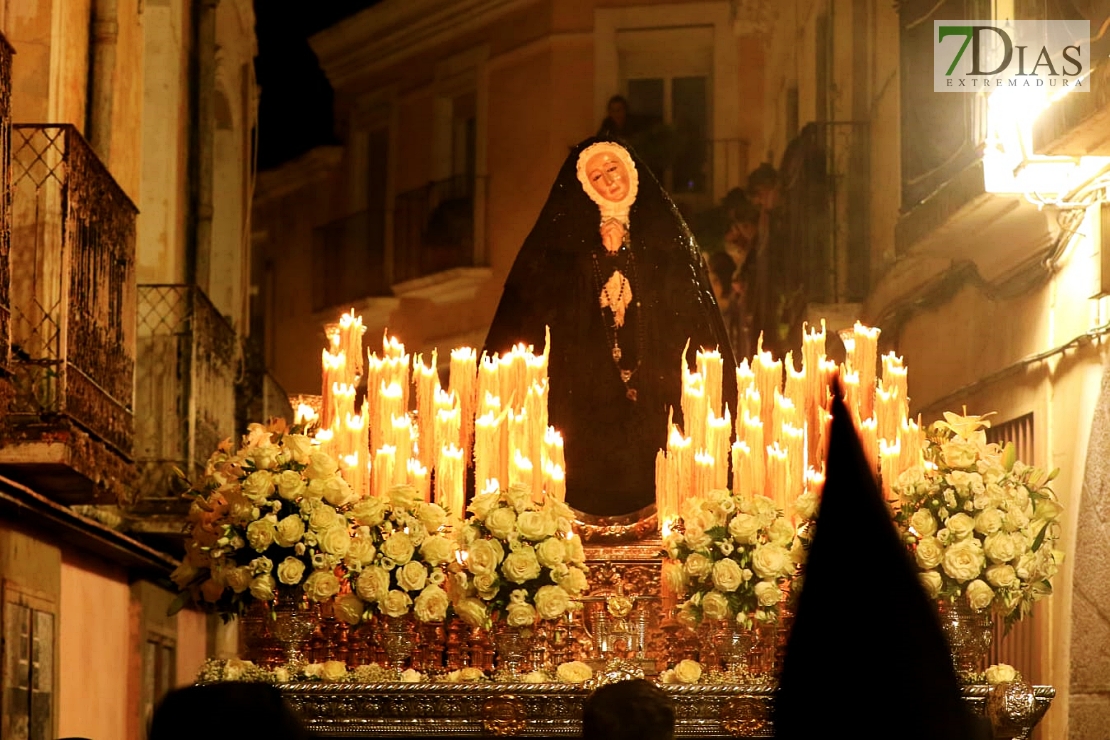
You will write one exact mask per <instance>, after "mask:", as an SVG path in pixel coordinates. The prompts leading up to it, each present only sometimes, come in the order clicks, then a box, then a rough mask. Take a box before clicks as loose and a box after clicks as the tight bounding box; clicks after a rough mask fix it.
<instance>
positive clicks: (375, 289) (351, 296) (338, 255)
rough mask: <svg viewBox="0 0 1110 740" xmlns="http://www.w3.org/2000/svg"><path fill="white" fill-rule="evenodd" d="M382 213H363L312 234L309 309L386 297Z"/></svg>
mask: <svg viewBox="0 0 1110 740" xmlns="http://www.w3.org/2000/svg"><path fill="white" fill-rule="evenodd" d="M387 268H388V265H387V264H386V249H385V212H384V211H382V210H366V211H360V212H359V213H356V214H353V215H351V216H347V217H345V218H341V219H337V220H335V221H332V222H331V223H328V224H325V225H324V226H321V227H319V228H317V229H316V230H315V232H314V233H313V241H312V308H313V310H314V311H323V310H325V309H327V308H332V307H334V306H340V305H344V304H350V303H354V302H356V301H358V300H360V299H362V298H368V297H371V296H382V295H389V275H388V269H387Z"/></svg>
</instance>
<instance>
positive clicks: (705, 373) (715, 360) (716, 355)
mask: <svg viewBox="0 0 1110 740" xmlns="http://www.w3.org/2000/svg"><path fill="white" fill-rule="evenodd" d="M696 362H697V367H698V374H699V375H700V376H701V377H702V378H704V382H705V398H706V404H707V406H708V410H709V411H712V412H713V413H714V414H715V415H717V416H720V415H721V390H722V388H721V384H722V382H723V380H724V371H725V366H724V360H722V359H721V353H720V351H719V350H712V351H709V352H705V351H702V350H698V353H697V355H696Z"/></svg>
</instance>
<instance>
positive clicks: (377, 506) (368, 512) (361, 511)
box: [350, 496, 385, 527]
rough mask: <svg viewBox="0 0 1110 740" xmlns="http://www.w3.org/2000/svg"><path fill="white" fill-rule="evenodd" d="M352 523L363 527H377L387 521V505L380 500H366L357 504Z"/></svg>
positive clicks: (371, 498) (353, 511)
mask: <svg viewBox="0 0 1110 740" xmlns="http://www.w3.org/2000/svg"><path fill="white" fill-rule="evenodd" d="M350 517H351V521H353V522H354V523H355V524H358V525H360V526H363V527H376V526H378V525H379V524H381V523H382V521H384V520H385V504H384V503H383V502H382V500H381V499H379V498H374V497H373V496H371V497H370V498H365V499H363V500H362V501H359V502H358V503H357V504H355V507H354V508H353V509H351V513H350Z"/></svg>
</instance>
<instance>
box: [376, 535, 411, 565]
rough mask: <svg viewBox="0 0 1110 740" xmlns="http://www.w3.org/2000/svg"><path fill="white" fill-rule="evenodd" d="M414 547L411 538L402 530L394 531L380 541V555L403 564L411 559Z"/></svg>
mask: <svg viewBox="0 0 1110 740" xmlns="http://www.w3.org/2000/svg"><path fill="white" fill-rule="evenodd" d="M415 550H416V548H414V547H413V545H412V538H411V537H409V536H408V535H407V534H405V533H404V532H394V533H393V534H391V535H389V538H388V539H386V541H385V542H383V543H382V546H381V551H382V555H385V556H386V557H387V558H389V559H390V560H392V561H393V562H394V563H396V564H397V565H404V564H405V563H407V562H408V561H410V560H412V555H413V553H414V552H415Z"/></svg>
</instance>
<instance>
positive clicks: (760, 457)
mask: <svg viewBox="0 0 1110 740" xmlns="http://www.w3.org/2000/svg"><path fill="white" fill-rule="evenodd" d="M765 436H766V435H764V427H763V421H762V420H761V419H760V418H759V417H758V416H750V415H748V414H747V412H745V416H744V437H743V440H742V441H743V442H744V443H745V444H747V446H748V448H749V449H750V450H751V461H752V490H753V491H754V492H755V493H762V494H766V488H767V465H766V455H765V453H764V450H766V449H767V445H766V444H765V442H766V441H768V440H766V439H765Z"/></svg>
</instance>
